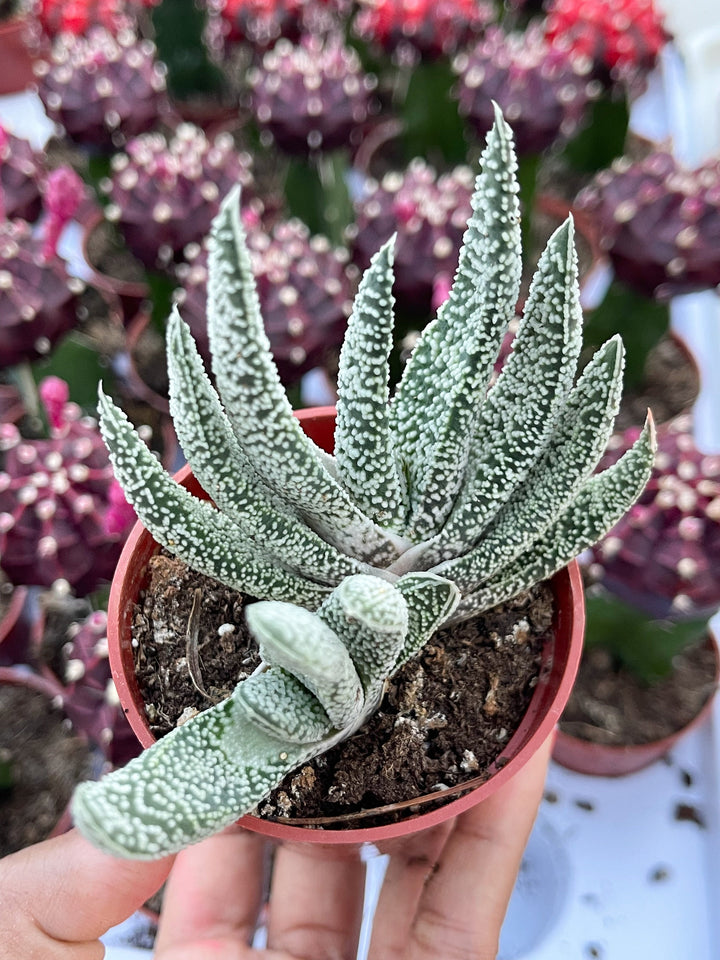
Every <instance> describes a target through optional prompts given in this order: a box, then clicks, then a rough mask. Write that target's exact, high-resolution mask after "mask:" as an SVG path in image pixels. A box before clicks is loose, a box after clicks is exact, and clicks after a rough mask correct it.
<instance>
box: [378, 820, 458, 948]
mask: <svg viewBox="0 0 720 960" xmlns="http://www.w3.org/2000/svg"><path fill="white" fill-rule="evenodd" d="M451 830H452V824H451V823H444V824H441V825H440V826H438V827H432V828H431V829H429V830H423V832H422V833H418V834H415V835H414V836H411V837H408V838H407V839H402V840H400V841H392V842H391V843H388V844H384V845H382V846H380V850H381V852H383V853H389V854H390V860H389V861H388V865H387V869H386V871H385V877H384V879H383V884H382V887H381V889H380V897H379V899H378V903H377V907H376V909H375V917H374V919H373V928H372V939H371V942H370V952H369V956H370V957H371V958H378V960H400V958H402V957H404V956H405V951H406V950H407V943H408V939H409V936H410V927H411V926H412V923H413V921H414V918H415V914H416V912H417V907H418V903H419V901H420V896H421V895H422V892H423V888H424V886H425V883H426V882H427V879H428V877H429V876H430V874H431V873H432V871H433V869H434V867H435V864H436V863H437V860H438V857H439V856H440V854H441V852H442V849H443V847H444V845H445V843H446V841H447V838H448V836H449V834H450V831H451Z"/></svg>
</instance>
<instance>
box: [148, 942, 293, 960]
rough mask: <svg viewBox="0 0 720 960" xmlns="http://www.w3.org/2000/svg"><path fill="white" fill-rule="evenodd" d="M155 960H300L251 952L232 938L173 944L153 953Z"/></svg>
mask: <svg viewBox="0 0 720 960" xmlns="http://www.w3.org/2000/svg"><path fill="white" fill-rule="evenodd" d="M153 957H154V958H155V960H301V958H298V957H291V956H290V954H289V953H285V951H283V952H282V953H278V952H277V951H276V950H253V949H252V948H251V947H248V946H247V945H246V944H244V943H238V941H237V940H235V939H234V938H231V939H228V938H221V939H219V940H218V939H212V940H193V941H191V942H189V943H183V944H175V945H174V946H172V947H170V948H169V949H168V950H163V952H162V954H160V953H157V952H155V953H154V954H153Z"/></svg>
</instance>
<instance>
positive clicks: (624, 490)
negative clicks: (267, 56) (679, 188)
mask: <svg viewBox="0 0 720 960" xmlns="http://www.w3.org/2000/svg"><path fill="white" fill-rule="evenodd" d="M517 192H518V187H517V181H516V160H515V153H514V149H513V145H512V134H511V131H510V128H509V127H508V126H507V125H506V123H505V121H504V119H503V118H502V115H501V114H500V112H499V110H498V111H497V116H496V121H495V125H494V127H493V129H492V130H491V131H490V134H489V136H488V141H487V145H486V149H485V151H484V154H483V158H482V168H481V172H480V174H479V177H478V181H477V189H476V193H475V196H474V200H473V213H472V216H471V218H470V221H469V224H468V228H467V231H466V234H465V239H464V245H463V249H462V252H461V254H460V260H459V265H458V269H457V273H456V276H455V280H454V283H453V286H452V289H451V291H450V295H449V297H448V299H447V300H446V301H445V303H443V305H442V306H441V308H440V309H439V311H438V314H437V317H436V319H435V320H434V322H433V323H432V324H430V325H429V326H428V327H427V328H426V330H425V331H424V333H423V334H422V336H421V338H420V340H419V341H418V344H417V346H416V348H415V351H414V353H413V355H412V357H411V359H410V362H409V363H408V365H407V367H406V370H405V373H404V376H403V379H402V381H401V382H400V384H399V387H398V389H397V392H396V393H395V396H394V397H393V398H392V400H390V398H389V388H388V354H389V352H390V349H391V345H392V337H391V332H392V322H393V317H392V313H393V309H392V306H393V299H392V292H391V291H392V283H393V271H392V246H393V243H392V240H391V241H389V242H388V243H386V244H385V246H384V247H383V248H382V249H381V250H380V251H379V252H378V253H377V254H376V255H375V257H374V258H373V261H372V263H371V265H370V267H369V269H368V270H367V272H366V273H365V275H364V277H363V279H362V281H361V284H360V289H359V291H358V295H357V298H356V300H355V304H354V308H353V312H352V315H351V318H350V322H349V327H348V331H347V335H346V339H345V343H344V345H343V350H342V355H341V360H340V374H339V400H338V409H337V423H336V434H335V455H334V456H329V455H328V454H325V453H324V452H322V451H320V450H319V449H318V448H317V447H316V446H315V445H314V444H313V443H312V442H311V441H310V440H309V439H308V438H307V437H306V436H305V435H304V434H303V432H302V430H301V428H300V426H299V424H298V422H297V420H296V419H295V418H294V417H293V415H292V410H291V408H290V406H289V404H288V401H287V399H286V396H285V393H284V391H283V389H282V387H281V384H280V380H279V378H278V375H277V371H276V369H275V367H274V365H273V362H272V358H271V355H270V351H269V348H268V341H267V338H266V336H265V333H264V331H263V324H262V317H261V315H260V310H259V304H258V297H257V292H256V289H255V286H254V281H253V277H252V271H251V260H250V255H249V252H248V250H247V246H246V244H245V240H244V234H243V228H242V222H241V218H240V211H239V196H238V192H237V191H234V192H233V193H232V194H231V195H230V196H229V197H228V198H227V199H226V200H225V202H224V204H223V207H222V209H221V211H220V213H219V215H218V216H217V218H216V219H215V222H214V226H213V231H212V244H211V255H210V276H209V282H208V295H209V304H208V318H209V332H210V346H211V350H212V355H213V372H214V375H215V382H216V385H217V393H216V392H215V390H214V389H213V388H212V386H211V383H210V380H209V378H208V377H207V375H206V373H205V371H204V368H203V366H202V362H201V360H200V358H199V356H198V353H197V351H196V350H195V348H194V345H193V342H192V340H191V338H190V337H189V334H188V331H187V328H186V327H185V325H184V324H183V322H182V321H181V319H180V317H179V315H178V314H177V313H175V314H174V316H173V317H172V318H171V320H170V323H169V328H168V359H169V369H170V382H171V409H172V413H173V416H174V419H175V425H176V429H177V431H178V437H179V439H180V442H181V443H182V445H183V448H184V450H185V453H186V456H187V457H188V460H189V462H190V463H191V465H192V467H193V469H194V471H195V474H196V476H197V478H198V480H199V482H200V483H201V484H202V486H203V487H204V489H205V491H206V492H207V494H208V495H209V496H210V497H212V500H213V501H214V504H215V505H213V504H211V503H208V502H202V501H200V500H198V499H196V498H194V497H193V496H192V495H191V494H190V493H188V492H187V491H186V490H185V489H184V488H182V487H180V486H179V485H178V484H176V483H175V482H173V481H172V480H171V478H170V477H168V476H167V475H166V474H165V472H164V471H163V470H162V468H161V467H160V466H159V465H158V462H157V460H156V459H155V458H154V457H153V455H152V454H151V453H149V451H148V450H147V448H146V447H145V446H144V444H143V443H142V442H141V441H140V440H139V439H138V438H137V436H136V434H135V433H134V431H133V430H132V428H131V427H130V425H129V423H128V422H127V421H126V419H125V418H124V416H123V415H122V413H120V412H119V411H118V410H117V409H116V408H115V407H114V406H113V405H112V404H111V403H110V401H109V400H108V399H107V398H105V397H104V396H101V400H100V407H101V413H102V429H103V431H104V436H105V438H106V442H107V444H108V447H109V448H110V450H111V456H112V459H113V463H114V466H115V470H116V475H117V477H118V479H119V481H120V482H121V484H122V485H123V486H124V488H125V491H126V494H127V497H128V499H129V500H130V502H131V503H132V504H133V506H134V507H135V509H136V511H137V513H138V516H139V517H140V518H141V519H142V521H143V523H144V524H145V525H146V527H147V528H148V530H149V531H150V532H151V533H152V535H153V536H154V537H155V538H156V539H157V540H158V541H159V542H160V543H161V544H164V545H165V546H166V547H167V548H168V549H170V550H171V551H172V552H173V553H175V554H176V555H177V556H179V557H180V558H182V559H183V560H185V561H186V562H187V563H188V564H189V565H190V566H191V567H193V568H194V569H196V570H198V571H201V572H203V573H206V574H209V575H210V576H213V577H216V578H217V579H219V580H221V581H222V582H224V583H226V584H228V585H230V586H232V587H234V588H236V589H239V590H241V591H243V592H245V593H247V594H249V595H251V596H254V597H257V598H260V600H261V602H260V603H257V604H255V605H251V606H250V607H249V609H248V623H249V625H250V627H251V629H252V631H253V632H254V633H255V635H256V637H257V639H258V642H259V645H260V651H261V655H262V659H263V664H262V665H261V668H260V669H259V671H258V672H257V673H256V674H255V675H253V676H252V677H250V678H248V679H247V680H246V681H244V682H242V683H240V684H239V685H238V687H237V688H236V690H235V691H234V693H233V695H232V696H231V697H230V698H229V699H227V700H226V701H223V702H222V703H220V704H218V705H216V706H214V707H212V708H210V709H209V710H207V711H205V712H203V713H201V714H199V715H198V716H196V717H194V718H193V719H192V720H190V721H188V722H187V723H186V724H184V725H183V726H181V727H178V728H177V729H175V730H173V731H172V732H171V733H170V734H168V735H167V736H166V737H164V738H163V739H162V740H160V741H159V742H158V743H157V744H155V745H154V746H153V747H151V748H150V749H149V750H148V751H146V752H145V753H144V754H142V755H141V756H140V757H138V758H137V759H136V760H134V761H132V762H131V763H130V764H128V766H127V767H125V768H124V769H123V770H121V771H118V772H116V773H113V774H112V775H111V776H109V777H107V778H106V779H104V780H102V781H100V782H99V783H88V784H83V785H82V786H81V787H80V788H79V789H78V791H77V793H76V796H75V801H74V815H75V821H76V823H77V824H78V826H79V827H80V829H81V830H82V831H83V832H84V833H85V834H86V835H87V836H88V837H89V838H90V839H91V840H92V841H93V842H94V843H96V844H97V845H98V846H100V847H101V848H102V849H104V850H106V851H109V852H112V853H115V854H119V855H122V856H130V857H137V858H146V859H152V858H155V857H160V856H162V855H164V854H166V853H169V852H171V851H174V850H178V849H180V848H182V847H183V846H185V845H187V844H189V843H192V842H194V841H197V840H200V839H201V838H203V837H205V836H207V835H209V834H211V833H213V832H215V831H217V830H219V829H221V828H222V827H223V826H225V825H226V824H228V823H230V822H232V821H233V820H234V819H236V818H237V817H238V816H239V815H241V814H242V813H244V812H247V811H249V810H251V809H252V808H253V807H254V806H255V805H256V804H257V802H258V801H259V800H260V799H261V798H262V797H264V796H265V795H266V794H267V793H268V792H269V791H270V790H271V789H272V787H273V786H275V785H276V784H277V783H279V781H280V779H281V778H282V776H283V775H284V774H285V773H286V772H287V771H289V770H291V769H293V768H294V767H295V766H297V765H298V764H300V763H301V762H304V761H306V760H307V759H309V758H311V757H313V756H316V755H317V754H319V753H321V752H323V751H324V750H326V749H328V748H329V747H330V746H331V745H333V744H334V743H336V742H339V741H340V740H341V739H343V738H344V737H346V736H348V735H349V734H350V733H352V732H353V731H355V730H357V729H358V728H359V726H360V725H361V724H362V723H363V721H364V719H365V718H366V717H368V716H369V715H370V714H371V713H372V712H373V711H374V710H375V708H376V707H377V705H378V702H379V698H380V694H381V691H382V687H383V683H384V681H385V679H386V678H387V677H388V676H390V675H391V674H392V673H393V672H394V671H395V670H396V669H397V668H398V667H399V666H400V665H401V664H402V663H404V662H405V661H406V660H407V659H409V658H410V657H412V656H413V655H414V654H415V653H416V652H417V651H418V650H420V648H421V647H422V646H423V644H424V643H425V642H426V641H427V639H428V638H429V637H430V636H431V635H432V633H433V632H434V630H435V629H436V627H438V626H439V625H440V624H443V623H448V622H451V621H452V620H458V619H460V618H467V617H471V616H472V615H473V614H475V613H476V612H478V611H480V610H483V609H485V608H487V607H490V606H493V605H495V604H497V603H499V602H501V601H502V600H504V599H506V598H509V597H513V596H514V595H515V594H517V593H518V592H520V591H522V590H525V589H527V588H528V587H530V586H531V585H533V584H534V583H535V582H537V581H538V580H541V579H543V578H545V577H548V576H550V575H551V574H553V573H554V572H555V571H557V570H559V569H560V568H561V567H563V566H564V565H565V564H566V563H567V562H568V561H569V560H570V559H572V558H573V557H574V556H575V555H576V554H577V553H578V552H580V551H581V550H583V549H584V548H586V547H588V546H590V545H591V544H592V543H593V542H595V540H597V539H598V538H599V537H600V536H602V535H603V534H604V533H605V532H606V531H607V530H609V529H610V528H611V527H612V526H613V524H614V523H615V522H616V521H617V519H618V518H619V517H620V516H622V514H623V513H624V512H625V511H626V510H627V509H628V507H629V506H630V505H631V504H632V503H633V502H634V500H635V499H636V498H637V497H638V495H639V494H640V492H641V491H642V489H643V487H644V485H645V483H646V481H647V479H648V477H649V475H650V470H651V465H652V459H653V449H654V430H653V425H652V420H651V418H648V422H647V423H646V425H645V428H644V429H643V431H642V433H641V435H640V437H639V438H638V440H637V442H636V443H635V444H634V445H633V446H632V447H631V448H630V449H629V450H628V451H627V453H626V454H625V455H624V456H623V457H622V458H621V459H620V460H619V461H618V462H617V463H616V464H615V465H614V466H612V467H611V468H609V469H608V470H606V471H605V472H603V473H601V474H597V475H594V474H593V471H594V469H595V466H596V464H597V462H598V460H599V459H600V456H601V455H602V452H603V450H604V448H605V445H606V443H607V441H608V438H609V436H610V433H611V430H612V424H613V420H614V416H615V413H616V411H617V407H618V403H619V399H620V392H621V377H622V354H623V351H622V343H621V341H620V339H619V338H617V337H616V338H613V339H612V340H610V341H609V342H608V343H607V344H606V345H605V346H604V347H602V348H601V350H600V351H599V352H598V353H597V354H596V356H595V357H594V359H593V360H592V361H591V362H590V364H589V365H588V366H587V367H586V368H585V370H584V371H583V373H582V375H581V377H580V378H579V380H578V381H577V383H576V384H573V380H574V374H575V370H576V364H577V358H578V353H579V350H580V339H581V326H582V317H581V312H580V306H579V301H578V284H577V269H576V254H575V249H574V245H573V228H572V223H571V222H567V223H566V224H564V225H563V226H562V227H561V228H560V229H559V230H558V231H557V232H556V233H555V235H554V236H553V237H552V238H551V240H550V241H549V244H548V247H547V249H546V251H545V253H544V255H543V256H542V258H541V260H540V263H539V266H538V272H537V274H536V277H535V280H534V283H533V286H532V290H531V292H530V295H529V297H528V300H527V305H526V310H525V316H524V319H523V321H522V323H521V325H520V329H519V332H518V334H517V337H516V340H515V345H514V349H513V351H512V353H511V355H510V357H509V358H508V360H507V361H506V363H505V364H504V367H503V371H502V373H501V375H500V376H499V377H498V378H497V381H496V382H495V384H494V386H493V387H492V389H491V390H490V391H488V390H487V385H488V383H489V382H490V380H491V377H492V374H493V366H494V362H495V358H496V354H497V352H498V349H499V347H500V344H501V341H502V339H503V335H504V333H505V329H506V327H507V325H508V322H509V321H510V320H511V319H512V317H513V316H514V312H515V304H516V302H517V298H518V287H519V282H520V260H521V258H520V216H519V206H518V199H517ZM221 398H222V399H221Z"/></svg>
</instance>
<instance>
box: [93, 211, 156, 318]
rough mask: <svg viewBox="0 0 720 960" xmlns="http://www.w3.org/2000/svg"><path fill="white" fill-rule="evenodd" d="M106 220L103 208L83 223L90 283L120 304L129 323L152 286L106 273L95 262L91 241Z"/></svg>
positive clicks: (123, 316) (123, 315) (120, 308)
mask: <svg viewBox="0 0 720 960" xmlns="http://www.w3.org/2000/svg"><path fill="white" fill-rule="evenodd" d="M104 222H105V215H104V213H103V212H102V210H95V211H94V212H93V213H91V214H89V215H88V217H87V219H86V221H85V223H84V224H83V235H82V255H83V258H84V260H85V262H86V263H87V265H88V267H89V268H90V270H91V271H92V276H91V278H90V283H91V284H92V286H93V287H95V288H96V289H98V290H99V291H100V292H101V293H102V294H104V295H105V296H106V297H107V298H108V299H109V300H110V301H111V302H112V300H115V301H116V302H117V304H118V307H119V311H120V316H121V319H122V321H123V323H125V324H128V323H129V322H130V320H132V318H133V317H134V316H135V315H136V314H137V312H138V310H139V308H140V305H141V303H142V302H143V300H146V299H147V297H148V296H149V295H150V288H149V286H148V285H147V283H146V282H145V281H144V280H122V279H120V278H119V277H114V276H112V275H111V274H109V273H105V272H104V271H102V270H101V269H100V267H99V266H98V265H97V264H96V263H95V262H94V260H93V255H92V252H91V241H92V237H93V234H94V233H95V231H96V230H98V229H100V228H101V226H102V225H103V223H104Z"/></svg>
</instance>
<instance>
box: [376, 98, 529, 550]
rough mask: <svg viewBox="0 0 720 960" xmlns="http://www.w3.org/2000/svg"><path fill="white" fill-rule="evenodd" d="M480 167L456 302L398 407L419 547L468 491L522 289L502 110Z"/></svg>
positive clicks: (422, 349) (434, 326) (444, 313)
mask: <svg viewBox="0 0 720 960" xmlns="http://www.w3.org/2000/svg"><path fill="white" fill-rule="evenodd" d="M481 163H482V167H481V172H480V174H479V175H478V177H477V180H476V188H475V194H474V197H473V214H472V217H471V218H470V221H469V222H468V226H467V230H466V232H465V235H464V237H463V246H462V249H461V251H460V260H459V263H458V269H457V272H456V275H455V279H454V281H453V285H452V287H451V289H450V294H449V297H448V299H447V300H446V301H445V303H444V304H443V305H442V306H441V307H440V309H439V311H438V315H437V317H436V318H435V320H434V321H433V322H432V323H431V324H430V325H429V326H428V327H426V329H425V331H424V332H423V334H422V336H421V337H420V340H419V341H418V343H417V345H416V347H415V350H414V351H413V353H412V356H411V358H410V360H409V362H408V365H407V368H406V370H405V374H404V376H403V378H402V380H401V382H400V385H399V387H398V391H397V394H396V396H395V398H394V400H393V403H392V406H391V415H392V429H393V434H394V436H395V438H396V441H397V448H398V456H399V458H400V461H401V462H402V463H403V464H405V465H406V468H407V471H408V474H409V478H410V491H411V500H412V502H411V506H412V507H413V510H414V517H413V521H412V523H411V525H410V530H409V536H410V537H411V539H413V540H415V541H417V540H421V539H423V538H425V537H426V536H428V535H431V534H432V533H434V532H435V531H436V530H437V529H438V528H439V527H440V526H441V525H442V522H443V520H444V519H445V517H446V515H447V511H448V510H449V508H450V506H451V505H452V502H453V499H454V496H455V494H456V493H457V491H458V490H459V489H460V484H461V482H462V477H463V471H464V469H465V465H466V460H467V456H468V445H469V438H470V436H471V429H472V423H473V421H474V419H475V417H476V416H477V413H478V409H479V407H480V406H481V405H482V403H483V399H484V391H485V387H486V386H487V384H488V382H489V380H490V376H491V374H492V368H493V364H494V362H495V358H496V356H497V352H498V349H499V347H500V342H501V340H502V337H503V334H504V331H505V328H506V327H507V324H508V323H509V322H510V320H511V319H512V317H513V316H514V312H515V304H516V302H517V299H518V295H519V292H520V271H521V253H520V209H519V203H518V197H517V193H518V186H517V180H516V177H515V171H516V169H517V162H516V160H515V152H514V149H513V143H512V132H511V130H510V128H509V127H508V125H507V124H506V123H505V120H504V119H503V117H502V115H501V114H500V112H499V111H498V110H496V117H495V124H494V126H493V127H492V129H491V130H490V133H489V134H488V138H487V145H486V147H485V150H484V152H483V155H482V161H481ZM428 424H432V428H431V429H428Z"/></svg>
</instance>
